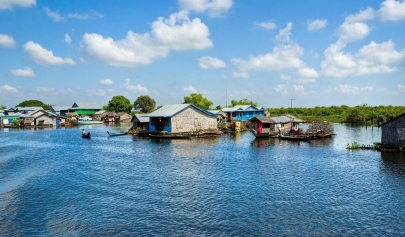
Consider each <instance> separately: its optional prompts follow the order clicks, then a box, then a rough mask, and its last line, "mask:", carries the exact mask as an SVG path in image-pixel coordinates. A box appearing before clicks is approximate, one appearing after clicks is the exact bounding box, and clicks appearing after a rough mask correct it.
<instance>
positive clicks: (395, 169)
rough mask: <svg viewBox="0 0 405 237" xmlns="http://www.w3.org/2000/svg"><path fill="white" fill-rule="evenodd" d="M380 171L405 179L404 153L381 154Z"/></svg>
mask: <svg viewBox="0 0 405 237" xmlns="http://www.w3.org/2000/svg"><path fill="white" fill-rule="evenodd" d="M381 160H382V162H381V163H382V164H381V167H380V168H381V170H383V171H385V172H388V173H390V174H393V175H397V176H402V177H404V178H405V153H403V152H389V151H385V152H383V151H382V152H381Z"/></svg>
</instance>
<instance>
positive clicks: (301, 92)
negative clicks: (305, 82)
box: [293, 85, 308, 95]
mask: <svg viewBox="0 0 405 237" xmlns="http://www.w3.org/2000/svg"><path fill="white" fill-rule="evenodd" d="M293 89H294V93H295V94H296V95H307V94H308V93H307V91H306V90H305V88H304V87H303V86H296V85H294V86H293Z"/></svg>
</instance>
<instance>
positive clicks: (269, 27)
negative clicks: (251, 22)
mask: <svg viewBox="0 0 405 237" xmlns="http://www.w3.org/2000/svg"><path fill="white" fill-rule="evenodd" d="M255 25H256V26H257V27H259V28H263V29H266V30H274V29H276V28H277V25H276V23H274V22H272V21H268V22H255Z"/></svg>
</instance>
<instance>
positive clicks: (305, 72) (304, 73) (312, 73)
mask: <svg viewBox="0 0 405 237" xmlns="http://www.w3.org/2000/svg"><path fill="white" fill-rule="evenodd" d="M298 75H299V76H300V77H305V78H318V77H319V74H318V72H317V71H316V70H315V69H313V68H309V67H303V68H300V69H298Z"/></svg>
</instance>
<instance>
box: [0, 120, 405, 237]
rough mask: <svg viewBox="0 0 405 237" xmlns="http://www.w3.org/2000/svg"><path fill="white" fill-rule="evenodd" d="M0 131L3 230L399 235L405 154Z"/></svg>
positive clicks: (323, 144) (353, 136)
mask: <svg viewBox="0 0 405 237" xmlns="http://www.w3.org/2000/svg"><path fill="white" fill-rule="evenodd" d="M81 128H83V127H79V128H72V129H45V130H36V131H34V130H1V131H0V236H405V225H404V223H405V156H404V155H403V154H399V153H381V152H376V151H369V150H359V151H348V150H346V145H347V143H351V142H354V141H356V142H359V143H364V144H372V143H373V142H374V141H380V137H381V131H380V130H379V129H378V128H373V129H371V128H367V129H366V128H365V127H350V126H346V125H340V124H337V125H335V133H337V136H336V137H335V138H333V139H327V140H317V141H313V142H312V143H306V142H300V143H297V142H292V141H280V140H278V139H264V140H255V139H254V136H253V135H252V134H251V133H250V132H245V133H242V134H240V135H224V136H222V137H219V138H215V139H191V140H165V141H155V140H149V139H142V138H137V137H132V136H120V137H108V136H107V132H106V131H107V130H109V131H115V132H117V131H120V130H122V129H123V128H119V127H107V126H103V125H101V126H93V127H84V128H86V130H88V131H91V132H92V135H93V136H92V138H91V139H90V140H88V139H83V138H81V137H80V130H81Z"/></svg>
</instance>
